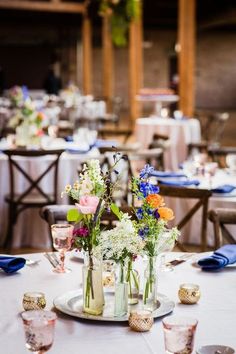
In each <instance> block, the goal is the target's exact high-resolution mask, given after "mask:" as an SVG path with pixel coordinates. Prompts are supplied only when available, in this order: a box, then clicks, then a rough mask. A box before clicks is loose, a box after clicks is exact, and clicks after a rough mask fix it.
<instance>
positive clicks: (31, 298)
mask: <svg viewBox="0 0 236 354" xmlns="http://www.w3.org/2000/svg"><path fill="white" fill-rule="evenodd" d="M22 305H23V308H24V310H25V311H29V310H43V309H44V308H45V306H46V299H45V295H44V294H43V293H40V292H27V293H25V294H24V296H23V300H22Z"/></svg>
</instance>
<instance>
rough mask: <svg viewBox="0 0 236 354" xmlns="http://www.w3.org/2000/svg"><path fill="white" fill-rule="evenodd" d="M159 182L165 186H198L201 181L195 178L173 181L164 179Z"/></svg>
mask: <svg viewBox="0 0 236 354" xmlns="http://www.w3.org/2000/svg"><path fill="white" fill-rule="evenodd" d="M158 183H159V184H163V185H165V186H176V187H187V186H192V185H194V186H198V185H199V184H200V182H199V181H198V180H197V179H193V180H184V181H182V180H174V181H173V180H172V181H164V180H159V181H158Z"/></svg>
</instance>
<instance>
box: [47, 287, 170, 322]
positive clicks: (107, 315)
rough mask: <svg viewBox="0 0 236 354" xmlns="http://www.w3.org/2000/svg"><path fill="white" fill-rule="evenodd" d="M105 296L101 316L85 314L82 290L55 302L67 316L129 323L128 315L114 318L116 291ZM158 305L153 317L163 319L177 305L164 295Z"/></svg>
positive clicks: (138, 306) (109, 291)
mask: <svg viewBox="0 0 236 354" xmlns="http://www.w3.org/2000/svg"><path fill="white" fill-rule="evenodd" d="M104 295H105V307H104V310H103V314H102V315H100V316H94V315H89V314H87V313H85V312H83V306H82V305H83V299H82V289H77V290H73V291H69V292H67V293H65V294H62V295H60V296H58V297H57V298H55V299H54V300H53V303H54V306H55V307H56V308H57V309H58V310H59V311H61V312H63V313H66V314H67V315H70V316H73V317H78V318H83V319H87V320H93V321H112V322H124V321H128V315H126V316H123V317H114V291H112V290H106V291H105V292H104ZM157 299H158V304H157V308H156V309H155V310H154V311H153V317H154V318H157V317H162V316H164V315H166V314H168V313H170V312H172V311H173V309H174V307H175V304H174V302H173V301H171V300H169V299H168V298H167V297H166V296H165V295H163V294H159V293H158V294H157ZM141 307H142V303H141V301H140V303H139V304H137V305H132V310H136V309H138V308H141Z"/></svg>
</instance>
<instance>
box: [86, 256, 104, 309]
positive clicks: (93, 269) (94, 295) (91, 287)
mask: <svg viewBox="0 0 236 354" xmlns="http://www.w3.org/2000/svg"><path fill="white" fill-rule="evenodd" d="M103 306H104V294H103V284H102V266H101V264H100V261H99V260H97V259H95V258H94V257H92V256H91V257H88V262H86V264H85V265H84V266H83V311H84V312H86V313H88V314H90V315H95V316H98V315H101V314H102V312H103Z"/></svg>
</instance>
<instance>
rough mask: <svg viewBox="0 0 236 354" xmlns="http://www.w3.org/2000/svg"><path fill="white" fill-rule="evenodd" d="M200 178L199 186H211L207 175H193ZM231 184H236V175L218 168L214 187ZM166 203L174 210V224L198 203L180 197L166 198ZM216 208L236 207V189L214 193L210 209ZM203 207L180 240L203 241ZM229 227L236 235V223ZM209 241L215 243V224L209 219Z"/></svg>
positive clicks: (194, 242) (187, 226) (210, 244)
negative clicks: (201, 232)
mask: <svg viewBox="0 0 236 354" xmlns="http://www.w3.org/2000/svg"><path fill="white" fill-rule="evenodd" d="M192 178H194V179H199V180H200V182H201V183H200V185H199V186H198V188H205V189H208V188H209V182H208V181H207V179H206V178H205V177H202V178H199V177H192ZM224 184H229V185H235V186H236V175H233V174H229V173H228V172H226V171H225V170H218V171H217V173H216V175H215V176H214V177H213V178H212V188H216V187H218V186H220V185H224ZM165 201H166V205H167V206H169V207H170V208H172V209H173V210H174V213H175V219H174V220H173V225H176V224H177V223H178V222H179V221H180V220H181V219H182V218H183V216H184V215H186V214H187V212H188V211H189V210H190V208H191V207H193V205H194V204H195V203H196V201H194V200H190V199H181V200H180V199H178V198H167V197H166V198H165ZM215 208H232V209H235V208H236V189H235V190H234V191H232V193H230V194H218V195H216V194H213V195H212V196H211V197H210V199H209V204H208V210H210V209H215ZM201 215H202V209H200V210H199V211H198V212H197V213H196V214H194V216H193V217H192V219H190V221H189V222H188V223H187V224H186V226H184V228H183V229H182V230H181V238H180V240H181V241H183V242H185V243H191V244H197V245H199V244H200V243H201V240H200V231H199V230H200V225H201ZM227 228H228V229H229V230H230V231H231V233H232V234H233V235H235V237H236V225H229V226H227ZM207 243H208V245H209V246H213V245H214V230H213V224H212V223H211V222H210V221H208V223H207Z"/></svg>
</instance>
